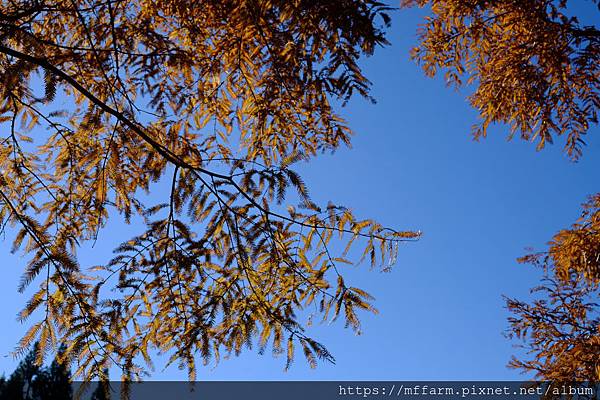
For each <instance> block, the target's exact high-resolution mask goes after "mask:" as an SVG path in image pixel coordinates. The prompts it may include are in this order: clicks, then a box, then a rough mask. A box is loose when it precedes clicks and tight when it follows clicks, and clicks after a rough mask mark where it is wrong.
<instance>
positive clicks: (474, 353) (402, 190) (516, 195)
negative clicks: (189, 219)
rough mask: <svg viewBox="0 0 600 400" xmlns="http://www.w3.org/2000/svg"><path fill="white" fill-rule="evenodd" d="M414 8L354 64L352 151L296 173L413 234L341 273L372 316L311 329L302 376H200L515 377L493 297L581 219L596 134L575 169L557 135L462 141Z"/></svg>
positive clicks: (265, 363)
mask: <svg viewBox="0 0 600 400" xmlns="http://www.w3.org/2000/svg"><path fill="white" fill-rule="evenodd" d="M422 14H423V12H422V11H418V10H408V11H407V10H403V11H400V12H396V13H395V14H394V19H393V27H392V29H391V32H390V36H389V38H390V41H391V42H392V46H390V47H388V48H385V49H380V50H379V51H377V52H376V53H375V55H374V56H373V57H371V58H370V59H367V60H365V62H364V64H363V65H364V66H365V69H366V72H367V76H368V77H370V78H371V80H372V82H373V91H372V94H373V96H374V97H375V98H376V99H377V101H378V103H377V104H375V105H372V104H370V103H368V102H367V101H363V100H359V99H357V100H355V101H353V102H351V103H350V104H349V105H348V106H347V107H346V108H344V109H343V110H342V114H343V115H344V116H345V117H346V118H347V119H348V120H349V121H350V125H351V126H352V128H353V129H354V130H355V132H356V133H357V134H356V136H355V137H354V142H353V148H352V149H342V150H340V151H339V152H337V153H336V154H334V155H323V156H320V157H319V158H317V159H315V160H313V161H312V162H310V163H308V164H303V165H302V167H301V168H300V172H302V174H303V177H304V179H305V181H306V182H307V184H308V185H309V187H310V189H311V193H312V196H313V199H314V200H316V201H317V203H321V204H324V203H326V202H327V201H328V200H332V201H333V202H334V203H337V204H343V205H346V206H349V207H351V208H352V209H353V210H354V211H355V213H356V214H357V215H358V216H359V217H364V218H367V217H368V218H374V219H376V220H378V221H380V222H384V223H385V224H386V225H388V226H392V227H395V228H398V229H415V230H416V229H420V230H421V231H423V233H424V236H423V238H422V239H421V240H420V241H419V242H417V243H408V244H405V245H403V246H401V248H400V253H399V257H398V262H397V264H396V266H395V268H394V270H393V271H392V272H391V273H387V274H383V273H379V272H377V271H369V269H368V267H367V266H360V267H352V266H348V267H347V269H348V271H347V274H348V276H349V278H348V280H350V281H351V282H352V284H353V285H355V286H359V287H361V288H364V289H366V290H367V291H369V292H370V293H372V294H373V295H375V297H376V299H377V301H376V303H375V305H376V307H377V308H378V309H379V311H380V314H379V315H376V316H373V315H363V319H362V321H363V326H364V329H363V331H364V332H363V334H362V335H361V336H356V335H354V334H353V332H352V331H351V330H350V329H344V327H343V323H342V321H338V323H334V324H331V325H317V326H316V327H314V328H312V329H311V330H310V333H312V334H313V335H314V336H315V337H316V338H317V339H319V340H320V341H321V342H322V343H324V344H325V345H327V347H328V349H329V350H330V351H331V352H332V353H333V355H334V356H335V357H336V360H337V363H336V365H327V364H321V365H320V366H319V367H318V368H317V369H316V370H311V369H310V368H309V367H308V366H307V365H306V363H305V362H304V360H303V359H302V357H301V355H298V357H297V361H296V363H295V364H294V365H293V366H292V368H291V370H289V371H288V372H284V371H283V368H284V365H285V359H284V357H280V358H273V357H272V356H271V354H270V353H269V352H266V354H265V355H262V356H261V355H258V354H257V353H256V351H253V350H251V351H245V352H244V353H243V354H242V355H241V356H240V357H232V358H231V359H229V360H222V361H221V363H220V364H219V365H218V366H216V367H214V365H210V366H209V367H207V368H202V369H200V370H199V371H198V379H218V380H287V379H292V380H304V379H306V380H313V379H319V380H325V379H332V380H411V379H414V380H461V379H464V380H492V379H496V380H502V379H520V377H521V376H520V375H519V373H518V372H517V371H514V370H510V369H507V367H506V364H507V362H508V361H509V359H510V356H511V355H512V354H515V353H516V352H518V351H519V349H516V348H514V345H515V344H517V343H516V342H510V341H508V340H507V339H506V338H504V337H503V335H502V333H503V332H504V331H505V329H506V328H507V322H506V318H507V316H508V313H507V312H506V310H505V309H504V302H503V300H502V297H501V296H502V295H503V294H506V295H509V296H514V297H518V298H527V297H528V296H529V294H528V290H529V288H530V287H533V286H535V285H536V284H537V283H538V282H539V277H540V273H539V271H536V270H534V269H533V268H532V267H530V266H526V265H519V264H517V263H516V261H515V259H516V258H517V257H519V256H521V255H523V254H525V253H526V250H525V248H526V247H534V248H536V249H543V246H544V244H545V243H546V242H547V241H548V240H549V239H550V238H551V236H552V234H553V233H555V232H556V231H557V230H558V229H561V228H564V227H567V226H568V225H569V224H571V223H572V222H573V221H574V220H575V219H576V218H577V217H578V215H579V213H580V204H581V203H582V202H583V201H584V200H585V199H586V196H588V195H590V194H593V193H595V192H597V191H598V190H600V188H599V187H598V185H597V176H598V175H597V171H598V167H599V166H600V165H599V162H600V149H599V144H600V143H599V140H600V137H599V136H600V132H599V129H598V127H594V128H593V129H592V130H591V131H590V134H589V135H588V138H587V142H588V146H587V147H586V148H585V152H584V157H583V159H582V160H581V161H580V162H578V163H572V162H570V161H569V160H568V159H567V157H566V156H565V155H564V154H563V152H562V144H563V142H562V141H561V140H557V143H556V144H555V145H554V146H550V147H548V148H547V149H545V150H544V151H542V152H536V151H535V145H533V144H531V143H526V142H523V141H520V140H513V141H512V142H507V141H506V129H505V127H501V126H499V127H496V128H494V129H492V131H491V133H490V137H488V138H487V139H485V140H483V141H481V142H474V141H472V139H471V137H470V127H471V125H472V124H473V123H474V122H475V121H476V114H475V112H474V111H473V110H472V109H470V107H469V105H468V103H467V102H466V100H465V92H457V91H454V90H452V89H448V88H446V87H445V85H444V83H443V81H442V80H441V79H428V78H425V77H424V76H423V74H422V72H421V71H420V69H419V68H418V66H417V65H416V64H415V63H414V62H412V61H411V60H410V59H409V56H408V51H409V49H410V47H412V46H413V45H414V44H415V43H416V38H415V31H416V28H417V24H418V21H419V18H420V16H421V15H422ZM157 194H158V195H160V193H157ZM111 229H116V228H114V227H113V228H111V227H110V226H109V227H108V229H107V230H105V231H104V232H103V233H102V234H101V236H100V242H99V243H98V244H97V245H96V246H95V247H94V248H93V250H92V251H93V254H92V253H86V254H81V257H82V260H83V262H85V260H86V257H91V256H94V257H100V258H102V259H108V258H110V256H111V255H110V250H111V246H112V244H113V242H111V239H112V238H113V236H118V235H119V234H122V233H123V232H122V231H119V232H116V231H115V232H113V231H111ZM119 229H121V230H122V227H121V228H119ZM125 233H127V232H125ZM103 238H104V239H105V241H104V242H103ZM10 245H11V243H10V238H9V237H8V235H7V239H6V240H5V241H4V242H1V243H0V260H1V261H2V268H3V275H2V276H3V279H2V280H0V296H1V300H2V302H1V304H2V305H3V306H2V308H0V321H1V323H2V329H1V330H0V332H2V333H1V338H2V340H1V341H0V374H1V373H2V371H4V372H5V373H6V374H10V372H11V371H12V370H13V368H14V367H15V365H16V362H17V361H15V360H13V359H12V358H11V356H10V355H9V353H10V352H11V351H12V350H13V349H14V346H15V344H16V342H17V340H18V339H19V337H20V335H21V334H22V333H24V331H25V330H26V328H27V326H26V325H21V324H19V323H18V322H16V319H15V315H16V313H17V312H18V311H19V310H20V308H21V307H22V306H23V305H24V303H25V302H26V300H27V296H26V295H21V294H19V293H17V291H16V287H17V285H18V280H19V276H20V274H21V271H22V269H23V266H24V263H25V260H24V259H23V258H21V256H20V255H19V254H16V255H11V254H10V253H9V250H10ZM88 251H89V250H88ZM84 265H85V264H84ZM185 378H186V373H185V371H179V370H178V369H177V368H176V366H173V367H170V368H168V369H166V370H164V371H163V370H161V367H160V361H159V362H157V370H156V372H155V374H154V375H153V376H152V379H170V380H176V379H185Z"/></svg>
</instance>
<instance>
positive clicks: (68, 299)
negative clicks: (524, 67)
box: [0, 0, 419, 380]
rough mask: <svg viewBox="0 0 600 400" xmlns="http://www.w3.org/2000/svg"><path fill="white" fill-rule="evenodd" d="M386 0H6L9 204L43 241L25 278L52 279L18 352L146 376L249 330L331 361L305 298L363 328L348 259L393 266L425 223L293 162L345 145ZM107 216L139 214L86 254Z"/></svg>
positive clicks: (0, 48)
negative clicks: (100, 251)
mask: <svg viewBox="0 0 600 400" xmlns="http://www.w3.org/2000/svg"><path fill="white" fill-rule="evenodd" d="M387 11H388V7H387V6H385V5H384V4H382V3H379V2H376V1H371V0H361V1H359V0H356V1H340V2H314V1H303V0H298V1H263V0H248V1H221V0H219V1H200V2H196V3H193V4H192V3H190V2H182V1H179V0H116V1H113V0H109V1H96V0H86V1H83V2H81V1H80V2H75V1H43V2H37V1H35V2H30V1H26V0H24V1H14V2H9V3H6V4H4V3H3V4H2V5H1V6H0V76H1V77H2V80H1V81H0V82H2V83H1V84H0V118H1V119H0V122H1V124H2V125H1V126H2V128H3V132H4V134H3V138H2V141H0V182H1V188H0V196H1V199H0V200H1V202H2V203H1V208H0V215H1V216H2V217H3V222H4V223H7V224H9V225H10V226H14V227H15V228H16V230H17V233H16V239H15V241H14V250H15V251H18V250H23V251H25V253H26V254H28V256H29V263H28V265H27V267H26V270H25V272H24V274H23V279H22V282H21V286H20V289H21V290H25V289H26V288H27V287H29V286H30V285H31V284H32V283H33V282H38V283H39V289H38V291H36V292H35V293H34V294H33V296H32V298H31V299H30V301H29V302H28V303H27V304H26V306H25V308H24V309H23V311H22V313H21V314H20V315H19V318H20V319H21V320H35V321H33V322H32V328H31V329H30V330H29V331H28V333H27V334H26V335H25V336H24V338H23V340H22V341H21V342H20V343H19V345H18V347H17V353H19V354H20V353H22V352H24V351H25V350H26V349H27V347H29V346H30V345H31V344H32V343H33V342H35V341H36V340H37V341H39V342H40V352H39V354H40V359H41V357H43V356H44V354H45V353H47V352H48V351H51V350H52V348H53V347H55V346H56V343H59V342H64V343H68V346H67V348H66V350H65V352H64V353H63V354H61V355H60V357H62V358H63V359H64V360H68V361H70V362H72V363H73V364H74V367H75V374H76V375H79V376H81V377H83V378H85V379H91V378H94V377H101V376H102V373H103V371H104V369H105V368H107V367H109V366H111V365H117V366H119V367H121V369H122V370H123V374H124V375H123V379H125V380H130V379H134V378H138V377H141V376H144V374H146V373H147V372H148V371H151V370H152V368H153V363H152V356H153V354H156V352H160V353H165V354H168V356H169V363H173V364H175V365H177V366H179V367H180V368H182V369H186V370H187V371H188V376H189V378H190V379H195V378H196V375H195V374H196V360H197V359H200V360H202V362H204V363H209V362H211V361H212V360H214V361H218V360H219V359H220V358H221V357H222V355H223V354H225V355H229V354H233V355H237V354H239V353H240V352H241V351H243V350H244V349H250V348H253V347H254V346H257V347H258V350H259V352H264V351H266V350H267V348H269V347H270V348H271V349H272V352H273V353H274V354H276V355H278V354H283V353H286V355H287V357H286V358H287V362H286V365H287V366H290V364H291V363H292V361H293V360H294V358H295V356H294V353H295V352H296V351H301V352H302V354H303V356H304V358H305V359H306V360H307V361H308V363H309V364H310V365H311V366H315V365H316V363H317V362H318V361H319V360H328V361H333V356H332V355H331V354H330V353H329V352H328V351H327V349H326V348H325V347H324V346H323V345H322V344H320V343H318V342H317V341H315V340H314V339H312V338H310V337H309V336H308V334H307V332H306V325H307V324H306V322H305V320H306V318H307V317H308V315H307V314H310V317H311V318H312V316H313V315H314V316H320V317H321V318H322V319H323V320H333V319H336V318H338V317H340V318H343V319H344V320H345V323H346V325H347V326H349V327H351V328H353V329H354V330H356V331H357V332H358V331H359V328H360V322H359V314H360V311H361V310H367V311H375V309H374V308H373V306H372V305H371V301H372V300H373V299H372V297H371V296H370V295H369V294H367V293H366V292H364V291H362V290H361V289H358V288H355V287H352V286H349V285H346V283H345V281H344V279H343V278H342V275H343V274H342V273H343V271H344V268H345V265H346V264H348V263H354V262H356V261H358V260H360V259H361V257H362V259H365V260H368V261H369V263H370V264H371V267H377V266H380V267H381V268H382V269H384V270H386V269H388V268H389V267H390V265H391V264H393V263H394V262H395V259H396V253H397V251H398V244H399V243H400V242H402V241H406V240H412V239H415V238H417V237H418V236H419V234H418V233H415V232H398V231H395V230H392V229H389V228H386V227H384V226H382V225H380V224H378V223H376V222H374V221H371V220H359V219H358V218H356V217H355V215H354V214H353V213H352V212H351V210H349V209H348V208H345V207H340V206H335V205H333V204H329V205H327V206H325V207H320V206H319V205H317V204H315V203H314V202H313V201H312V200H311V198H310V197H309V190H308V188H307V185H306V183H305V182H304V181H303V179H302V177H301V176H300V175H299V174H298V173H297V172H296V171H295V170H294V168H295V164H296V163H297V162H299V161H303V160H309V159H310V158H311V157H312V156H314V155H316V154H318V153H320V152H323V151H334V150H335V149H337V148H338V147H340V146H341V145H344V144H349V140H350V136H351V131H350V129H349V128H348V126H347V124H346V123H345V121H344V120H343V119H342V118H341V117H340V116H339V115H337V114H336V112H335V110H334V108H333V106H332V104H334V103H333V102H335V101H341V102H344V101H347V100H349V99H350V98H351V96H353V95H354V94H359V95H362V96H365V97H368V96H369V94H368V90H369V81H368V80H367V78H366V77H365V76H364V75H363V73H362V71H361V69H360V67H359V65H358V61H359V58H360V57H361V56H364V55H370V54H372V53H373V51H374V49H375V48H376V47H377V46H381V45H385V44H386V43H387V42H386V39H385V35H384V29H385V27H386V25H387V24H388V23H389V17H388V16H387V15H386V12H387ZM161 184H166V187H168V190H167V193H164V196H162V198H161V199H158V200H157V199H156V197H159V196H154V195H153V196H150V197H151V198H152V200H148V198H149V197H148V196H145V193H149V192H151V191H153V189H154V188H155V187H157V185H161ZM153 193H154V194H156V193H155V192H154V191H153ZM294 199H296V200H294ZM289 202H295V203H297V204H296V205H295V206H292V205H289V206H288V207H287V210H286V208H285V206H284V204H286V203H289ZM109 217H110V218H119V217H120V218H121V219H122V221H125V222H126V223H130V222H136V224H135V225H132V226H140V224H141V226H143V227H144V228H143V229H142V230H141V232H132V233H131V236H132V237H131V238H130V239H128V240H126V241H125V242H123V243H122V244H121V245H119V246H118V247H117V248H116V249H115V254H114V257H113V258H112V259H111V260H110V261H108V262H106V263H100V264H99V265H97V266H95V267H93V268H91V269H90V268H84V267H83V266H80V265H79V261H78V258H77V256H76V251H77V249H79V248H80V247H81V245H82V244H83V243H84V242H86V241H87V242H93V241H96V240H102V238H103V235H106V232H105V231H104V228H105V226H106V224H107V221H108V218H109ZM355 247H356V248H355ZM357 259H358V260H357ZM86 267H87V266H86ZM316 318H318V317H316Z"/></svg>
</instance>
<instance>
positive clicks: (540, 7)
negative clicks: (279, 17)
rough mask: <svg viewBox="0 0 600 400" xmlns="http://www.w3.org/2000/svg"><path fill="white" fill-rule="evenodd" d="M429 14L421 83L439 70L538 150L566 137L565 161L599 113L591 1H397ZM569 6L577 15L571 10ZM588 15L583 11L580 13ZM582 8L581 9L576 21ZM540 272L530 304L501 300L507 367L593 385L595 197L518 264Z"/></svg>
mask: <svg viewBox="0 0 600 400" xmlns="http://www.w3.org/2000/svg"><path fill="white" fill-rule="evenodd" d="M401 3H402V5H403V6H404V7H412V6H420V7H425V6H428V7H430V8H431V14H430V15H429V16H428V17H426V20H425V22H424V24H423V25H422V26H421V28H420V29H419V32H418V36H419V40H420V44H419V46H417V47H415V48H414V50H413V52H412V56H413V58H414V59H416V60H417V61H418V62H419V63H420V64H421V66H422V67H423V69H424V71H425V73H426V75H429V76H433V75H435V74H436V73H438V72H440V71H444V74H445V75H444V76H445V79H446V81H447V83H448V84H449V85H450V86H454V87H459V86H463V85H464V86H467V87H469V90H471V94H470V95H469V101H470V103H471V105H472V106H473V107H474V108H475V109H477V111H478V112H479V115H480V117H481V122H480V123H478V124H476V125H475V126H474V130H473V133H474V136H475V138H479V137H484V136H486V133H487V129H488V127H489V126H490V125H491V124H495V123H499V124H502V125H508V126H509V127H510V133H509V137H511V138H512V137H513V136H514V135H519V136H520V137H521V138H523V139H525V140H530V141H535V142H537V148H538V149H542V148H543V147H544V146H545V145H546V144H547V143H552V142H553V140H554V138H555V137H557V136H559V137H560V136H565V137H566V139H565V151H566V153H567V154H568V156H569V157H570V158H571V159H572V160H577V159H578V158H579V157H580V156H582V154H583V149H584V147H583V145H584V144H585V142H584V135H585V134H586V133H587V132H588V131H589V129H590V128H591V126H592V125H594V124H597V123H598V109H599V108H600V30H599V27H598V26H597V25H594V24H589V23H586V20H591V21H597V18H598V16H599V14H600V13H599V12H600V2H598V0H591V1H590V2H587V4H582V3H583V2H576V1H568V0H556V1H552V0H519V1H514V0H474V1H466V0H402V2H401ZM575 6H579V7H584V8H576V7H575ZM586 7H587V8H586ZM582 9H585V10H588V11H589V13H590V14H589V15H584V13H582V12H581V10H582ZM520 261H521V262H522V263H526V264H533V265H535V266H538V267H540V268H542V270H543V271H544V276H545V278H544V280H543V281H542V282H541V283H540V285H539V286H538V287H536V288H534V289H533V290H532V292H533V293H535V297H536V298H535V299H534V300H533V301H532V302H527V301H520V300H516V299H511V298H507V308H508V310H509V311H510V312H511V313H512V316H511V317H510V318H509V323H510V328H509V330H508V336H510V337H514V338H518V339H521V340H522V341H523V347H524V348H525V349H526V351H527V353H526V355H523V356H520V357H515V358H513V360H512V361H511V363H510V366H512V367H515V368H520V369H522V370H523V371H524V372H533V373H534V374H535V375H536V377H537V378H539V379H545V380H551V381H558V382H565V381H568V382H570V381H573V380H576V381H592V382H597V381H599V380H600V306H599V305H598V303H597V301H598V297H599V295H600V292H599V284H600V195H599V194H596V195H594V196H591V197H590V199H589V201H588V202H586V204H585V205H584V211H583V213H582V216H581V219H580V220H579V222H577V223H576V224H574V225H573V226H572V227H571V228H570V229H564V230H561V231H560V232H558V233H557V234H556V235H555V236H554V238H553V240H552V241H550V243H549V244H548V249H547V250H546V251H543V252H540V253H534V254H530V255H528V256H525V257H523V258H521V259H520Z"/></svg>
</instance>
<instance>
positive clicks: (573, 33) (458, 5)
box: [401, 0, 600, 159]
mask: <svg viewBox="0 0 600 400" xmlns="http://www.w3.org/2000/svg"><path fill="white" fill-rule="evenodd" d="M592 1H593V3H595V4H597V5H598V7H600V3H598V1H597V0H592ZM401 3H402V5H403V6H404V7H410V6H420V7H424V6H430V7H431V11H432V14H431V16H429V17H427V19H426V22H425V24H424V25H423V26H422V27H421V29H420V31H419V37H420V41H421V43H420V46H419V47H417V48H415V49H414V50H413V57H414V58H415V59H417V60H418V61H419V63H420V64H421V65H422V66H423V69H424V70H425V72H426V74H427V75H429V76H433V75H435V74H436V73H437V72H438V70H445V71H446V72H445V78H446V81H447V82H448V84H449V85H452V86H461V85H463V84H466V85H474V91H473V93H472V94H471V95H470V96H469V101H470V103H471V105H472V106H473V107H475V108H476V109H477V110H478V112H479V115H480V117H481V119H482V121H481V123H479V124H478V125H476V126H474V130H473V133H474V135H475V137H476V138H479V137H482V136H485V135H486V132H487V129H488V126H489V125H490V124H493V123H497V122H501V123H506V124H508V125H510V127H511V133H510V137H512V136H513V135H514V134H516V133H519V134H520V136H521V137H522V138H523V139H526V140H531V141H537V143H538V145H537V147H538V149H541V148H543V147H544V146H545V145H546V144H547V143H552V141H553V137H554V136H557V135H558V136H560V135H565V136H566V144H565V149H566V151H567V153H568V154H569V156H570V157H571V158H573V159H577V158H578V157H579V156H580V155H581V146H582V144H584V141H583V136H584V135H585V134H586V132H587V131H588V129H589V128H590V125H591V124H597V123H598V115H597V113H598V108H599V107H600V80H599V79H598V77H599V75H600V31H599V30H598V28H597V27H596V26H584V25H583V24H582V23H580V21H579V19H578V18H577V16H573V11H572V10H571V9H570V8H569V6H570V5H573V4H575V3H576V2H575V1H567V0H557V1H547V0H517V1H515V0H494V1H490V0H475V1H465V0H402V2H401ZM588 7H590V8H592V7H594V6H593V5H591V4H590V5H588ZM599 10H600V8H599ZM591 12H592V13H594V11H593V10H592V11H591ZM597 17H598V14H595V15H594V16H592V18H596V19H597Z"/></svg>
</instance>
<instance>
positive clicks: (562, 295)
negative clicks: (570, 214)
mask: <svg viewBox="0 0 600 400" xmlns="http://www.w3.org/2000/svg"><path fill="white" fill-rule="evenodd" d="M599 221H600V195H596V196H593V197H592V198H591V199H590V200H589V201H588V202H587V203H586V204H585V205H584V211H583V215H582V218H581V219H580V220H579V221H578V222H577V223H575V224H574V225H573V226H572V228H571V229H565V230H562V231H560V232H559V233H557V234H556V235H555V236H554V239H553V240H552V241H551V242H550V243H549V249H548V251H547V252H545V253H538V254H531V255H528V256H526V257H523V258H522V259H521V262H524V263H531V264H533V265H537V266H539V267H541V268H543V269H544V270H545V272H546V275H547V278H546V279H544V281H543V282H542V284H541V285H540V286H539V287H538V288H535V289H534V290H533V292H537V293H539V294H540V298H539V299H537V300H535V301H534V302H533V303H532V304H528V303H526V302H522V301H517V300H514V299H507V304H508V309H509V310H510V311H511V312H512V313H513V314H514V316H513V317H511V318H509V322H510V324H511V330H510V336H515V337H517V338H521V339H523V340H524V341H525V344H526V345H525V347H526V348H527V349H528V354H530V355H532V356H533V358H532V359H530V360H525V359H518V358H513V360H512V361H511V364H510V365H511V366H513V367H515V368H521V369H523V370H525V371H532V372H535V373H536V375H537V377H538V378H540V379H544V380H551V381H555V382H572V381H588V382H598V381H600V308H599V307H598V304H597V303H596V302H597V301H598V297H599V296H600V286H599V285H600V274H599V271H600V270H599V269H598V254H599V253H598V251H599V249H600V235H599V228H600V224H599Z"/></svg>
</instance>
